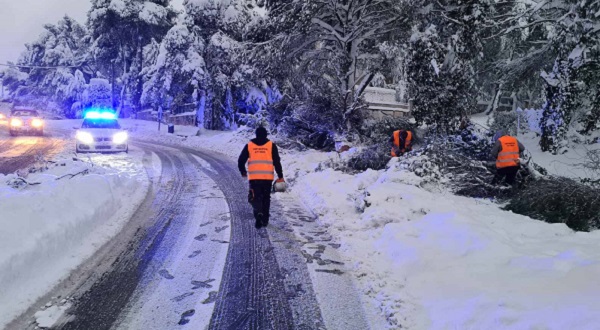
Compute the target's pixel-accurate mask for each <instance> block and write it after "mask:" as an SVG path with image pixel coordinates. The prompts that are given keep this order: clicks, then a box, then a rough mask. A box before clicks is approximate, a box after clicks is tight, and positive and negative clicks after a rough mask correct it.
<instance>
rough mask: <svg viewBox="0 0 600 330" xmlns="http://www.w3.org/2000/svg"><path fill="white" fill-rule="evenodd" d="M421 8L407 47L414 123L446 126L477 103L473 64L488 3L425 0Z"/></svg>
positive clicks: (446, 128) (481, 0)
mask: <svg viewBox="0 0 600 330" xmlns="http://www.w3.org/2000/svg"><path fill="white" fill-rule="evenodd" d="M422 7H423V8H424V9H423V10H422V11H420V12H419V15H417V16H416V18H417V23H416V24H415V25H414V27H413V35H412V37H411V40H410V46H409V54H408V57H409V58H408V60H407V68H406V71H407V78H408V84H409V89H408V93H409V97H410V98H412V100H413V102H414V104H413V115H414V116H415V119H416V121H417V123H419V124H422V123H425V124H428V125H437V126H438V127H439V128H440V129H441V130H442V131H450V130H453V129H455V128H457V125H458V123H460V119H461V117H464V116H467V115H470V114H471V113H472V112H473V110H474V109H475V107H476V104H477V99H476V95H477V91H476V88H475V70H474V65H475V63H476V61H477V58H478V57H479V56H480V53H481V50H482V44H481V38H480V29H481V26H482V24H483V22H484V21H485V18H484V13H485V12H486V9H487V3H486V1H485V0H475V1H468V2H462V1H455V0H449V1H443V2H439V1H438V2H429V1H424V2H423V4H422Z"/></svg>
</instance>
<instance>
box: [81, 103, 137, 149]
mask: <svg viewBox="0 0 600 330" xmlns="http://www.w3.org/2000/svg"><path fill="white" fill-rule="evenodd" d="M76 138H77V144H76V147H75V148H76V151H77V152H78V153H80V152H129V144H128V143H127V140H128V139H129V137H128V135H127V131H125V130H123V129H122V128H121V126H120V125H119V121H118V120H117V117H116V115H115V114H114V113H112V112H107V111H104V112H99V111H89V112H87V113H86V114H85V117H84V119H83V122H82V123H81V128H79V129H78V130H77V134H76Z"/></svg>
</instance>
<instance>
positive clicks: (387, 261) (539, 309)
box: [129, 122, 600, 329]
mask: <svg viewBox="0 0 600 330" xmlns="http://www.w3.org/2000/svg"><path fill="white" fill-rule="evenodd" d="M129 124H130V125H132V126H131V127H135V130H136V133H133V134H137V135H138V136H140V137H145V138H150V139H155V140H162V141H169V142H171V143H181V144H184V145H187V146H190V147H202V148H208V149H212V150H215V151H218V152H222V153H225V154H227V155H229V156H231V157H232V158H234V159H235V158H236V157H237V155H238V154H239V152H240V150H241V148H242V147H243V145H244V144H245V143H246V142H247V139H248V138H250V137H252V134H251V133H248V132H246V131H237V132H228V133H223V132H220V133H219V132H203V134H201V135H200V136H198V137H197V136H193V135H195V133H193V134H192V132H193V131H195V130H196V129H194V128H181V127H176V132H180V134H182V133H183V132H184V131H186V130H187V131H188V132H187V133H189V135H190V136H189V137H188V136H186V137H181V136H180V137H177V136H169V135H166V134H156V133H154V132H155V127H156V126H155V124H154V125H152V126H146V125H147V124H145V123H141V122H130V123H129ZM148 127H152V131H150V130H149V129H148ZM275 140H276V139H275ZM282 153H283V155H282V159H283V162H284V172H285V174H286V178H287V181H288V182H290V183H292V189H291V190H292V193H293V194H296V195H297V196H298V197H299V198H301V199H302V200H303V201H304V202H305V204H306V205H308V206H309V207H310V208H311V209H313V211H314V212H315V213H316V214H318V215H319V221H320V222H321V223H322V224H324V225H326V226H328V228H329V231H330V233H331V234H332V235H334V236H336V240H338V241H340V242H341V243H342V247H341V248H340V250H341V251H342V253H343V254H344V255H345V257H346V260H345V262H346V265H348V267H349V268H350V270H351V271H352V273H353V274H354V275H355V280H356V281H357V283H358V287H359V288H360V289H361V290H362V291H363V293H364V295H365V296H366V297H368V299H369V300H370V301H371V302H372V303H373V304H374V305H375V306H377V308H378V311H377V312H378V313H379V315H380V316H381V318H384V319H385V320H386V322H387V324H388V325H389V328H390V329H397V328H400V327H402V328H406V329H498V328H502V329H531V328H540V329H595V328H597V326H598V324H600V298H598V297H600V282H598V281H597V277H598V275H600V252H599V251H598V248H597V242H598V241H599V240H600V231H596V232H591V233H582V232H577V233H576V232H573V231H572V230H570V229H569V228H567V227H566V226H565V225H564V224H548V223H545V222H541V221H536V220H533V219H531V218H528V217H525V216H521V215H517V214H513V213H511V212H506V211H503V210H501V209H500V208H499V206H498V205H496V204H493V203H491V202H488V201H484V200H477V199H470V198H465V197H459V196H454V195H452V194H451V193H448V192H445V191H444V190H443V189H442V188H440V187H429V185H428V184H425V183H424V182H422V180H421V179H420V178H419V177H417V176H415V175H414V174H412V173H409V172H407V171H405V170H403V169H402V168H401V166H400V164H398V163H397V162H396V161H391V162H390V164H389V168H388V169H387V170H382V171H366V172H364V173H361V174H358V175H348V174H344V173H341V172H339V171H334V170H333V169H331V168H330V164H333V163H335V162H336V161H338V159H339V158H338V157H339V156H338V155H337V154H336V153H320V152H315V151H307V152H297V151H289V150H282ZM365 308H369V306H365ZM368 314H370V313H368ZM373 324H378V322H377V321H373Z"/></svg>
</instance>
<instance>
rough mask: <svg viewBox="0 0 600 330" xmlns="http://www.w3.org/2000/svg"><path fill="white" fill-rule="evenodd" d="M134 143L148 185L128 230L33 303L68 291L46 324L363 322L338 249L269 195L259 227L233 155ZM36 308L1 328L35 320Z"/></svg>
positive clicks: (309, 325)
mask: <svg viewBox="0 0 600 330" xmlns="http://www.w3.org/2000/svg"><path fill="white" fill-rule="evenodd" d="M133 145H134V148H136V149H141V150H143V152H144V153H145V156H144V157H143V158H144V161H143V162H144V165H145V167H146V170H147V172H148V174H149V176H150V178H151V181H152V182H153V185H152V188H151V189H150V192H149V193H148V195H147V197H146V199H145V200H144V202H143V203H142V205H141V206H140V208H139V209H138V211H137V212H136V213H135V216H134V217H133V219H131V221H130V222H129V224H128V225H127V226H126V228H125V229H124V230H123V231H122V232H121V233H120V234H119V235H118V236H117V237H115V238H114V239H113V240H111V241H110V242H109V243H108V244H106V245H105V246H103V247H102V248H101V249H100V250H99V252H98V253H96V255H95V256H94V257H93V258H91V259H89V260H88V261H87V262H86V263H85V264H84V265H82V266H80V267H79V268H78V270H77V271H75V272H73V273H72V274H71V275H70V276H69V278H67V279H66V280H65V281H63V282H62V283H60V284H59V285H58V286H57V287H56V288H55V289H54V290H53V291H52V292H51V293H49V294H48V295H46V297H44V298H42V299H41V300H40V301H39V303H42V304H43V303H45V302H47V301H54V302H55V303H58V302H59V301H61V300H62V299H64V297H69V298H68V300H69V301H70V302H71V303H70V305H71V306H72V307H71V308H70V309H68V310H67V311H66V313H65V314H64V315H63V317H62V318H61V319H60V320H59V322H58V323H57V325H56V326H55V328H59V329H111V328H112V329H132V328H136V329H138V328H140V329H141V328H144V329H169V328H175V327H178V326H181V325H187V327H189V328H190V329H192V328H193V329H201V328H209V329H325V328H328V329H348V328H353V329H367V328H368V325H367V322H366V321H365V318H364V313H363V311H362V306H361V303H360V301H359V298H358V295H357V294H356V291H355V289H354V288H353V286H352V283H351V281H350V280H349V278H348V277H347V276H346V275H345V274H344V270H343V264H342V263H341V262H339V261H337V260H339V257H338V256H337V254H336V252H335V249H336V248H337V246H336V244H332V243H331V237H329V236H328V235H327V234H326V231H325V230H323V229H322V228H319V227H318V225H317V224H316V222H315V218H314V216H312V215H311V214H308V213H307V212H306V211H305V210H304V209H303V208H302V207H301V206H299V205H298V204H295V202H294V201H293V200H287V201H285V204H286V205H285V206H283V205H281V204H280V201H283V199H278V198H276V199H275V201H274V207H273V209H274V210H273V213H274V214H273V221H272V225H271V226H270V227H269V229H262V230H260V231H258V232H257V230H256V229H255V228H254V226H253V223H254V221H253V219H251V217H252V216H251V210H250V208H249V205H248V204H247V203H246V202H245V199H246V194H247V192H246V191H247V187H246V185H247V183H246V182H245V181H244V180H243V179H242V178H241V177H240V176H239V173H238V171H237V168H236V164H234V162H232V161H231V160H229V159H227V158H226V157H225V156H222V155H218V154H215V153H211V152H206V151H198V150H195V149H189V148H185V147H181V146H170V145H161V144H157V143H148V142H144V141H136V142H135V143H133ZM153 158H158V159H159V160H160V161H159V163H160V166H159V167H160V168H158V167H157V166H156V164H155V162H153V161H152V159H153ZM278 200H280V201H278ZM298 229H300V231H301V234H300V236H298V235H297V234H296V233H297V230H298ZM326 256H327V257H326ZM336 259H337V260H336ZM314 288H316V289H314ZM317 289H318V290H320V292H319V293H320V294H319V295H317V294H315V291H316V290H317ZM36 311H37V310H36V309H35V307H32V309H30V310H29V311H28V313H26V314H25V315H23V316H22V317H20V318H19V319H17V320H16V321H15V322H13V323H12V324H10V325H9V328H10V329H13V328H14V329H23V328H34V327H35V326H34V325H35V323H32V322H31V321H32V319H33V314H34V313H35V312H36Z"/></svg>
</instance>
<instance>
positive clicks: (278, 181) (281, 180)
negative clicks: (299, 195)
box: [275, 178, 285, 183]
mask: <svg viewBox="0 0 600 330" xmlns="http://www.w3.org/2000/svg"><path fill="white" fill-rule="evenodd" d="M280 182H285V180H284V179H283V178H280V179H277V181H275V183H280Z"/></svg>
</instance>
